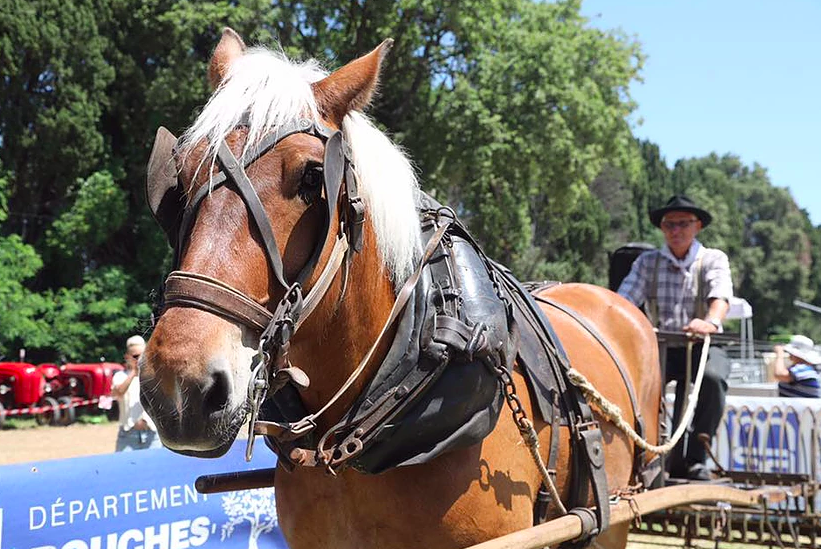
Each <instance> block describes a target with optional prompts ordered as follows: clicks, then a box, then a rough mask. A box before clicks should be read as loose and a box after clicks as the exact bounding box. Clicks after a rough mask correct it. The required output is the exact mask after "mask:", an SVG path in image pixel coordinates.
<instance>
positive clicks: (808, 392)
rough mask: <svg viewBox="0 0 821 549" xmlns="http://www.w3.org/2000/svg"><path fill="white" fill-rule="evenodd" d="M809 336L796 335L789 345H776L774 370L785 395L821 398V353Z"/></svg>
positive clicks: (779, 386) (781, 394)
mask: <svg viewBox="0 0 821 549" xmlns="http://www.w3.org/2000/svg"><path fill="white" fill-rule="evenodd" d="M814 347H815V346H814V344H813V341H812V340H811V339H810V338H808V337H807V336H803V335H794V336H792V337H791V338H790V342H789V343H788V344H787V345H776V346H775V347H773V351H775V361H774V362H773V370H774V374H775V379H777V380H778V382H779V383H778V394H779V396H783V397H804V398H821V375H819V374H818V370H817V369H816V366H815V365H816V364H821V353H818V351H816V350H815V348H814Z"/></svg>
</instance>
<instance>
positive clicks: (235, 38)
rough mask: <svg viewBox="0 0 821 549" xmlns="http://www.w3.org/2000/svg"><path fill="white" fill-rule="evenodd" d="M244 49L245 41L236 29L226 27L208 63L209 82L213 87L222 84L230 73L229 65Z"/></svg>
mask: <svg viewBox="0 0 821 549" xmlns="http://www.w3.org/2000/svg"><path fill="white" fill-rule="evenodd" d="M244 51H245V42H243V41H242V38H240V36H239V34H237V33H236V32H235V31H234V29H232V28H230V27H225V28H224V29H223V30H222V38H220V42H219V44H217V48H216V49H215V50H214V54H213V55H212V56H211V62H210V63H209V64H208V82H209V83H210V84H211V86H212V87H213V88H216V87H217V86H219V85H220V82H222V80H223V79H224V78H225V75H226V74H228V67H230V66H231V63H233V62H234V60H235V59H236V58H237V57H239V56H241V55H242V53H243V52H244Z"/></svg>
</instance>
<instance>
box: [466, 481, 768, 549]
mask: <svg viewBox="0 0 821 549" xmlns="http://www.w3.org/2000/svg"><path fill="white" fill-rule="evenodd" d="M768 492H773V489H768V488H762V489H757V490H742V489H740V488H733V487H730V486H721V485H715V484H690V485H685V486H668V487H666V488H659V489H657V490H650V491H647V492H642V493H640V494H636V495H635V496H632V497H630V498H625V499H622V500H620V501H619V502H618V503H617V504H616V505H611V506H610V524H611V525H614V524H621V523H622V522H627V521H630V520H634V519H635V518H636V517H637V516H638V517H639V518H640V517H641V515H644V514H645V513H652V512H653V511H660V510H662V509H668V508H670V507H675V506H677V505H685V504H688V503H698V502H707V501H721V502H726V503H729V504H731V505H739V506H744V507H754V506H757V505H759V504H760V502H761V499H762V497H763V496H766V495H767V494H768ZM775 492H777V490H776V491H775ZM775 492H774V493H773V495H775ZM630 500H632V503H631V501H630ZM581 534H582V523H581V519H579V517H577V516H575V515H565V516H562V517H559V518H556V519H553V520H551V521H549V522H545V523H544V524H540V525H538V526H533V527H532V528H527V529H525V530H519V531H518V532H513V533H511V534H507V535H505V536H502V537H500V538H496V539H492V540H488V541H485V542H483V543H480V544H478V545H473V546H471V547H469V548H466V549H542V548H543V547H545V546H546V545H551V546H552V545H555V544H557V543H561V542H563V541H570V540H573V539H576V538H578V537H579V536H580V535H581Z"/></svg>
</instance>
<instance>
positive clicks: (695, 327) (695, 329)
mask: <svg viewBox="0 0 821 549" xmlns="http://www.w3.org/2000/svg"><path fill="white" fill-rule="evenodd" d="M682 330H683V331H685V332H688V333H691V334H698V335H708V334H714V333H716V332H718V328H716V326H715V325H714V324H713V323H712V322H707V321H706V320H703V319H701V318H694V319H693V320H691V321H690V323H689V324H687V326H685V327H684V328H682Z"/></svg>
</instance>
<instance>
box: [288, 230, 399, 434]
mask: <svg viewBox="0 0 821 549" xmlns="http://www.w3.org/2000/svg"><path fill="white" fill-rule="evenodd" d="M341 281H342V270H340V272H339V273H338V274H337V277H336V280H335V281H334V284H333V285H332V286H331V289H330V290H329V291H328V293H327V295H325V297H324V298H323V299H322V303H321V304H320V306H318V307H317V309H316V311H315V313H314V314H313V315H312V317H311V318H310V319H309V320H307V321H306V322H305V325H304V326H303V330H300V334H299V335H300V337H299V340H298V344H296V345H295V346H294V348H293V351H292V356H291V358H292V361H293V364H294V365H295V366H298V367H300V368H302V369H303V370H304V371H305V372H306V373H307V374H308V377H310V379H311V384H310V387H309V389H308V390H306V391H305V392H303V393H302V394H301V395H300V396H301V397H302V401H303V403H304V404H305V406H306V408H307V409H308V411H309V412H310V413H315V412H316V411H317V410H319V409H320V408H321V407H323V406H324V405H325V404H326V403H327V402H328V401H329V400H330V399H331V398H332V397H333V396H334V395H335V394H336V392H337V391H338V390H339V388H340V387H342V385H343V384H344V383H345V382H346V381H347V379H348V378H349V376H350V375H351V373H352V372H353V371H354V370H355V369H356V368H357V367H358V366H359V363H360V361H361V360H362V359H363V357H364V356H365V355H366V354H367V353H368V351H369V350H370V348H371V347H372V346H373V344H374V343H375V342H376V340H377V338H378V337H379V334H380V332H381V331H382V328H383V327H384V325H385V321H386V320H387V318H388V315H389V314H390V309H391V307H392V306H393V303H394V300H395V294H394V289H393V284H392V283H391V281H390V279H389V277H388V274H387V271H386V270H385V269H384V267H382V263H381V260H380V258H379V255H378V253H377V251H376V245H375V239H374V237H373V236H372V233H371V234H368V232H366V236H365V242H364V246H363V250H362V252H360V253H358V254H357V255H356V256H355V257H354V260H353V262H352V265H351V269H350V273H349V275H348V282H347V288H346V290H345V295H344V298H343V299H342V300H341V302H340V300H339V296H340V293H341V289H342V284H341ZM337 305H338V306H337ZM394 332H395V329H394V330H391V331H390V333H388V334H386V335H387V337H385V338H384V340H385V343H384V344H383V345H381V346H380V348H378V349H376V350H375V352H374V353H373V357H372V359H371V360H370V361H369V363H368V365H367V366H366V368H365V370H364V371H363V372H362V373H361V375H359V376H358V377H357V379H356V381H355V382H354V384H353V385H352V386H351V387H350V388H349V389H348V390H347V391H346V392H345V393H344V394H343V395H342V396H341V397H340V398H339V400H338V401H337V403H336V404H334V405H333V406H332V407H331V408H330V409H329V410H328V411H327V412H326V413H325V414H323V417H322V418H320V421H319V424H320V427H322V426H327V427H329V426H330V425H332V424H333V423H335V422H336V421H337V420H338V419H340V418H341V417H342V415H343V413H344V411H345V410H347V409H348V408H349V407H350V406H351V404H353V402H354V401H355V400H356V397H357V396H358V395H359V393H360V392H361V391H362V389H363V387H364V386H365V384H366V383H367V382H368V381H369V380H370V379H371V378H372V377H373V374H374V372H375V371H376V369H377V368H378V366H379V364H380V363H381V359H382V357H384V356H385V354H386V353H387V350H388V348H389V346H390V343H391V342H392V341H393V333H394Z"/></svg>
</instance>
